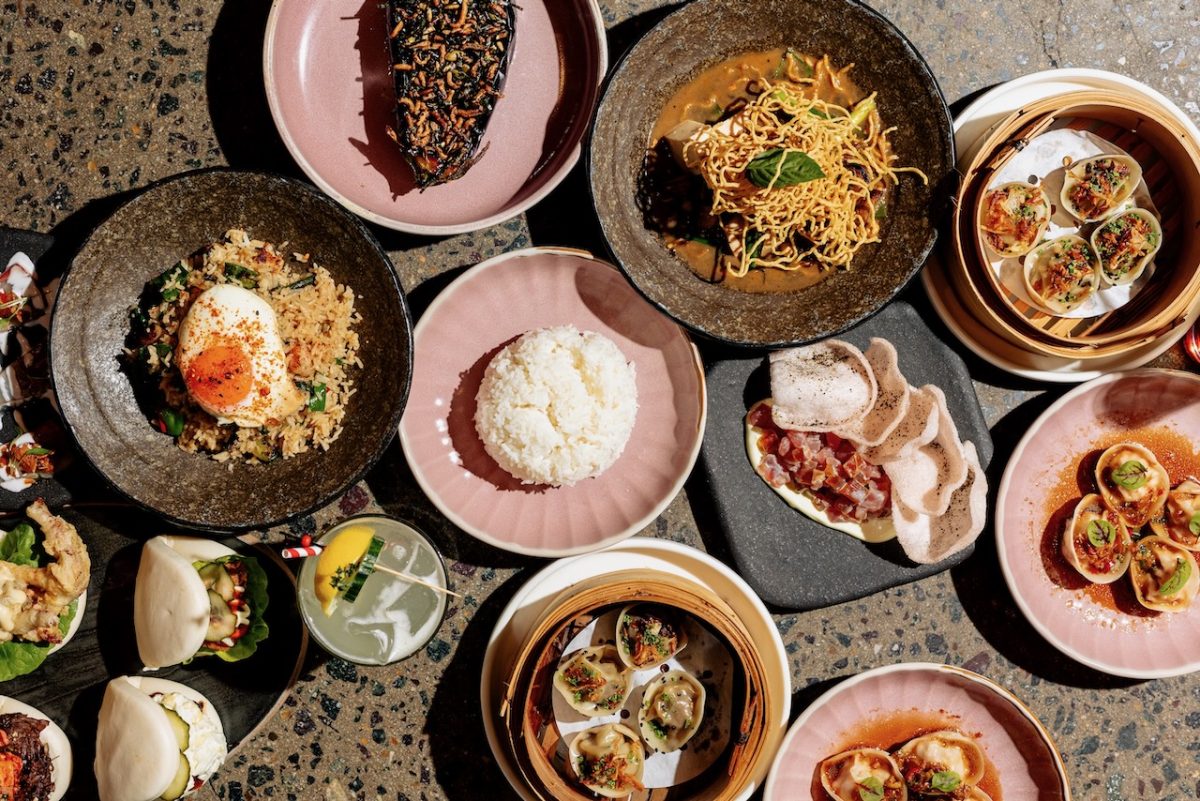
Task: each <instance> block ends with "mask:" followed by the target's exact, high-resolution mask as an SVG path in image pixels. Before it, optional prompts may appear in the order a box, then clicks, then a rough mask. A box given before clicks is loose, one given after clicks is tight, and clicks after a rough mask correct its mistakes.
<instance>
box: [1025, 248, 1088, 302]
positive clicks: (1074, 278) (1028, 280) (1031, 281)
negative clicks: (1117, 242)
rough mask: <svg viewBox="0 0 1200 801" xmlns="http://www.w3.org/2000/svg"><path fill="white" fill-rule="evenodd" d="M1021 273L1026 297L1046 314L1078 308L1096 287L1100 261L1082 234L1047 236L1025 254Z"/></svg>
mask: <svg viewBox="0 0 1200 801" xmlns="http://www.w3.org/2000/svg"><path fill="white" fill-rule="evenodd" d="M1023 275H1024V278H1025V290H1026V291H1027V292H1028V293H1029V297H1030V299H1031V300H1032V301H1033V302H1034V303H1035V304H1036V305H1037V306H1039V307H1041V308H1042V309H1043V310H1044V311H1047V312H1049V313H1050V314H1060V315H1061V314H1066V313H1067V312H1070V311H1074V310H1075V309H1077V308H1079V307H1080V306H1082V305H1083V304H1084V302H1085V301H1087V299H1088V298H1090V297H1091V296H1092V295H1094V294H1096V290H1097V289H1099V288H1100V262H1099V261H1098V260H1097V259H1096V252H1095V251H1094V250H1092V246H1091V245H1089V244H1088V243H1087V241H1086V240H1085V239H1083V238H1082V237H1078V236H1075V235H1073V234H1069V235H1067V236H1060V237H1058V238H1057V239H1051V240H1050V241H1049V242H1047V243H1045V244H1044V245H1040V246H1038V247H1037V248H1036V249H1035V250H1034V251H1033V252H1032V253H1030V254H1029V255H1028V256H1026V257H1025V265H1024V271H1023Z"/></svg>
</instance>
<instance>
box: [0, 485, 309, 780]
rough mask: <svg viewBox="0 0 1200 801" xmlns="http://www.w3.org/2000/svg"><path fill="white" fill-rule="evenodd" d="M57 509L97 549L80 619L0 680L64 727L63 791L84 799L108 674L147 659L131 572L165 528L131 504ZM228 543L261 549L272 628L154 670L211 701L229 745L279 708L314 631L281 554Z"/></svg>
mask: <svg viewBox="0 0 1200 801" xmlns="http://www.w3.org/2000/svg"><path fill="white" fill-rule="evenodd" d="M2 500H3V505H4V506H5V507H6V508H13V509H16V508H18V507H16V506H13V505H12V502H11V500H9V499H7V498H5V499H2ZM20 508H23V506H21V507H20ZM51 510H52V511H54V512H55V513H61V514H63V516H64V517H65V518H66V519H67V520H69V521H70V522H71V523H73V524H74V525H75V526H76V527H77V528H78V529H79V533H80V536H82V537H83V539H84V541H85V542H86V543H87V546H88V554H89V555H90V556H91V560H92V578H91V583H90V584H89V586H88V598H87V606H86V608H85V610H84V616H83V622H82V623H81V624H80V626H79V630H78V631H77V632H76V633H75V636H74V637H73V638H72V639H71V641H70V642H68V643H67V644H66V645H65V646H64V647H63V648H62V650H60V651H58V652H57V653H53V654H51V655H50V656H48V657H47V658H46V661H45V662H44V663H42V666H41V667H39V668H38V669H37V670H36V671H34V672H33V673H30V674H29V675H26V676H20V677H18V678H16V679H13V680H11V681H7V682H4V683H0V695H7V696H11V697H13V698H17V699H19V700H21V701H24V702H25V703H27V704H30V705H31V706H34V707H36V708H37V709H39V710H41V711H42V712H43V713H44V714H45V715H46V716H47V717H49V718H50V719H51V720H53V721H54V722H55V723H57V724H58V725H59V726H61V727H62V729H63V731H65V732H66V733H67V736H68V737H69V738H70V739H71V748H72V750H73V752H74V754H73V755H74V762H75V771H74V777H73V778H72V780H71V787H70V790H69V791H68V792H67V795H66V798H67V799H68V801H70V800H71V799H80V800H81V801H82V799H95V798H96V797H97V795H96V780H95V777H94V775H93V773H92V760H93V758H94V755H95V743H96V724H97V720H98V716H99V714H100V702H101V700H102V699H103V698H104V688H105V686H106V685H107V684H108V681H109V680H110V679H113V678H115V677H117V676H122V675H137V674H138V672H139V671H140V670H141V667H142V665H141V662H140V661H139V660H138V652H137V641H136V639H135V637H134V633H133V585H134V581H133V579H134V576H136V575H137V567H138V560H139V559H140V558H141V552H142V542H143V541H144V538H147V537H150V536H153V535H154V534H158V533H160V531H159V530H158V529H159V525H158V524H157V523H156V522H155V521H154V520H153V519H149V518H146V517H145V516H141V515H138V514H137V513H136V512H133V513H132V514H131V512H132V510H131V509H130V508H128V506H126V505H125V504H115V505H110V506H109V507H107V508H105V507H96V506H91V507H87V505H84V507H81V508H80V509H79V510H75V511H69V512H65V513H64V512H60V510H59V509H58V508H57V507H51ZM85 511H86V514H85V513H84V512H85ZM17 519H19V515H18V516H17V518H14V519H13V520H11V521H6V522H5V523H4V528H12V526H13V525H15V523H16V522H17ZM225 544H226V545H228V546H229V547H231V548H235V549H238V550H240V551H242V552H243V553H247V554H249V555H253V556H255V557H257V558H258V561H259V564H260V565H262V567H263V570H265V571H266V573H267V581H268V586H269V587H270V590H271V602H270V604H269V605H268V606H267V612H266V619H267V625H268V626H270V629H271V632H270V635H269V636H268V637H267V639H266V640H264V641H263V642H262V643H260V644H259V647H258V651H257V652H256V653H255V654H254V655H253V656H251V657H250V658H249V659H247V660H244V661H242V662H237V663H227V662H222V661H220V660H219V659H217V658H216V657H206V658H203V659H196V660H193V661H192V663H191V664H190V665H179V666H177V667H173V668H168V669H166V670H161V671H155V672H154V673H153V674H152V675H154V676H157V677H160V678H164V679H170V680H171V681H177V682H180V683H181V684H186V685H188V686H189V687H192V688H193V689H195V690H197V691H199V692H200V693H202V694H203V695H204V696H205V697H206V698H208V700H210V701H212V703H213V705H214V706H215V707H216V708H217V712H218V713H219V714H220V716H221V723H222V725H223V726H224V728H225V737H226V739H227V740H228V741H229V746H230V749H231V750H232V749H233V748H235V747H236V746H237V745H239V744H240V743H241V742H242V741H243V740H245V739H246V738H248V737H249V736H250V735H251V734H252V733H253V732H254V730H255V729H256V728H257V727H258V726H259V724H261V723H262V722H263V721H264V720H265V719H266V718H268V717H269V716H270V715H271V714H272V713H273V712H274V711H275V709H276V707H277V706H278V705H279V703H280V702H281V701H282V698H283V695H284V693H286V692H287V691H288V689H289V688H290V687H291V686H292V684H294V683H295V680H296V676H297V675H298V674H299V672H300V667H301V663H302V660H303V659H304V652H305V649H306V646H307V643H308V632H307V631H306V630H305V628H304V623H303V622H302V621H301V620H300V612H299V610H298V609H297V608H296V604H295V601H294V599H295V596H296V590H295V583H294V580H293V579H292V575H291V573H290V572H289V571H288V570H287V568H286V567H284V565H283V563H282V562H281V561H279V557H277V556H275V555H274V554H273V553H271V552H270V551H267V550H266V549H263V548H255V547H250V546H247V545H244V544H242V543H240V542H238V541H237V540H229V541H227V542H226V543H225Z"/></svg>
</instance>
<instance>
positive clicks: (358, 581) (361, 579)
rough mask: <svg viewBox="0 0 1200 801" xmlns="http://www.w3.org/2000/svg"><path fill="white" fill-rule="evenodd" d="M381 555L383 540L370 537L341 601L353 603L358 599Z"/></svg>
mask: <svg viewBox="0 0 1200 801" xmlns="http://www.w3.org/2000/svg"><path fill="white" fill-rule="evenodd" d="M381 553H383V540H381V539H380V538H379V537H372V538H371V544H370V545H368V546H367V552H366V553H364V554H363V557H362V560H361V561H360V562H359V563H358V570H357V572H355V574H354V578H353V579H351V580H350V586H349V587H347V588H346V591H345V592H344V593H342V599H343V600H345V601H346V602H347V603H354V601H355V600H356V599H357V598H358V594H359V593H360V592H362V588H363V585H364V584H366V583H367V579H369V578H370V577H371V574H372V573H374V572H375V563H376V562H378V561H379V554H381Z"/></svg>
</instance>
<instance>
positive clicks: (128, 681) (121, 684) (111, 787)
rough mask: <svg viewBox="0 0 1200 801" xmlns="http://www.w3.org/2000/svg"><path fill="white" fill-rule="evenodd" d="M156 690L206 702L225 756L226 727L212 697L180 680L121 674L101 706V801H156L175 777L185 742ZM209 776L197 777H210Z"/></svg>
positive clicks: (98, 741) (206, 711)
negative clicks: (158, 697) (179, 737)
mask: <svg viewBox="0 0 1200 801" xmlns="http://www.w3.org/2000/svg"><path fill="white" fill-rule="evenodd" d="M153 693H162V694H164V695H165V694H167V693H177V694H178V695H180V696H183V697H184V698H187V699H188V700H190V701H192V702H194V703H195V704H197V705H198V706H200V708H201V709H202V710H203V717H204V718H205V719H207V720H208V722H209V724H210V726H211V727H213V728H215V731H216V732H217V733H218V734H219V736H220V743H219V746H220V751H221V758H222V759H224V754H225V734H224V728H223V727H222V725H221V718H220V716H218V715H217V710H216V708H215V707H213V705H212V703H211V702H209V700H208V699H207V698H205V697H204V696H203V695H201V694H200V693H198V692H196V691H195V690H193V689H192V688H190V687H188V686H186V685H183V684H179V683H178V682H174V681H167V680H166V679H158V678H153V677H149V676H121V677H119V678H116V679H113V680H112V681H110V682H109V683H108V687H107V688H106V689H105V691H104V702H103V703H102V704H101V706H100V724H99V728H98V729H97V731H96V762H95V771H96V784H97V787H98V789H99V791H100V801H155V799H158V798H161V797H162V796H163V794H164V793H166V791H167V789H168V788H169V787H170V785H171V782H172V780H174V779H175V776H176V771H177V768H178V766H179V761H180V747H179V741H178V740H177V739H176V734H175V731H174V730H173V729H172V726H171V721H170V720H169V719H168V717H167V712H166V710H165V709H164V707H163V706H162V705H160V704H159V702H158V701H156V700H155V699H154V698H153V697H152V694H153ZM209 775H211V772H210V774H209ZM209 775H201V776H198V777H197V778H199V779H200V780H201V781H207V780H208V778H209ZM191 789H194V788H189V790H188V792H190V790H191ZM185 794H186V793H185Z"/></svg>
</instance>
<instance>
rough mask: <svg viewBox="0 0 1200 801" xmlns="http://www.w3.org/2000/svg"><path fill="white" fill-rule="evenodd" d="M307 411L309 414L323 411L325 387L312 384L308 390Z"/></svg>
mask: <svg viewBox="0 0 1200 801" xmlns="http://www.w3.org/2000/svg"><path fill="white" fill-rule="evenodd" d="M308 410H309V411H310V412H323V411H325V385H324V384H313V385H312V389H311V390H309V397H308Z"/></svg>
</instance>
